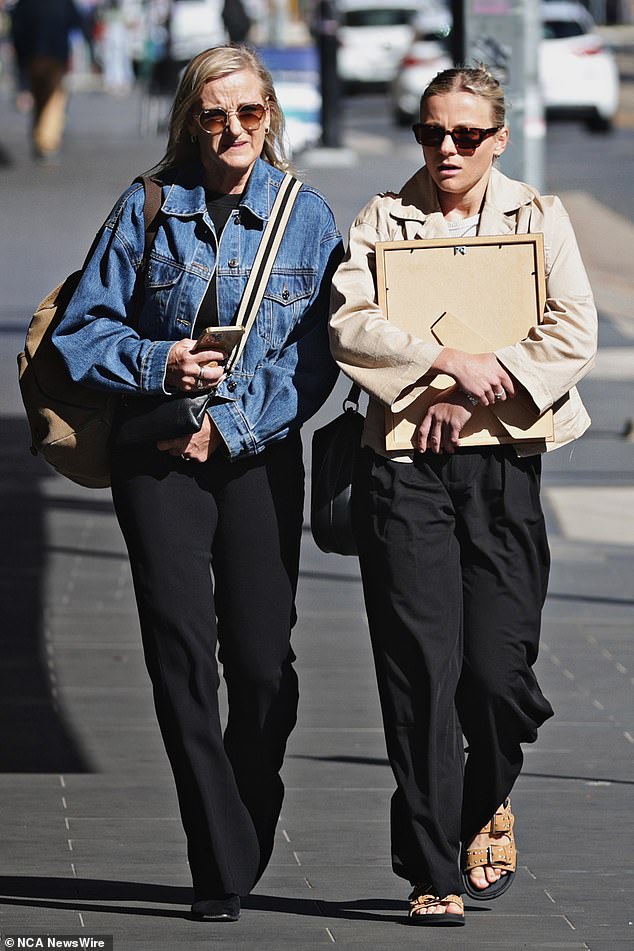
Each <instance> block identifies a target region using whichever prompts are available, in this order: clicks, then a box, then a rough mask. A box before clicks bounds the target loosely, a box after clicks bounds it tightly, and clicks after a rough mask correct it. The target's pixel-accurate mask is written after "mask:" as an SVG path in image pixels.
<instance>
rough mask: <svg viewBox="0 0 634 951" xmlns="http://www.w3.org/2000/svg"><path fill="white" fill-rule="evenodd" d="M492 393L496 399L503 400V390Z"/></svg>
mask: <svg viewBox="0 0 634 951" xmlns="http://www.w3.org/2000/svg"><path fill="white" fill-rule="evenodd" d="M493 395H494V397H495V398H496V400H503V399H504V397H505V395H506V394H505V392H504V390H502V392H501V393H494V394H493Z"/></svg>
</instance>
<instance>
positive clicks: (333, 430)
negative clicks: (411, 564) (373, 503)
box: [310, 384, 365, 555]
mask: <svg viewBox="0 0 634 951" xmlns="http://www.w3.org/2000/svg"><path fill="white" fill-rule="evenodd" d="M359 394H360V390H359V387H358V386H357V385H356V384H354V385H353V386H352V389H351V390H350V392H349V394H348V396H347V398H346V400H345V402H344V404H343V410H344V411H343V413H342V414H341V415H340V416H337V417H336V419H333V420H331V422H329V423H327V424H326V425H325V426H322V427H321V429H316V430H315V432H314V433H313V441H312V460H311V496H310V530H311V532H312V535H313V538H314V540H315V544H316V545H317V547H318V548H321V550H322V551H325V552H334V553H335V554H337V555H356V553H357V545H356V542H355V538H354V533H353V530H352V512H351V509H352V506H351V498H352V480H353V477H354V471H355V468H356V465H357V459H358V458H359V451H360V448H361V433H362V432H363V424H364V422H365V420H364V417H363V416H362V415H361V413H360V412H359V403H358V400H359Z"/></svg>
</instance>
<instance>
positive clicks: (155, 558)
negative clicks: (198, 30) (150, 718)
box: [54, 47, 341, 921]
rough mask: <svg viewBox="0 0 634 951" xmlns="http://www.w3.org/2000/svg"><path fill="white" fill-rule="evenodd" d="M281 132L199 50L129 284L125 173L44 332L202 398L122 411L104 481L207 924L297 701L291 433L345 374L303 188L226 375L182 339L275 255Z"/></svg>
mask: <svg viewBox="0 0 634 951" xmlns="http://www.w3.org/2000/svg"><path fill="white" fill-rule="evenodd" d="M283 134H284V119H283V115H282V112H281V110H280V107H279V105H278V102H277V99H276V96H275V90H274V88H273V84H272V80H271V77H270V75H269V73H268V72H267V70H266V69H265V68H264V66H263V65H262V63H261V62H260V60H259V59H258V58H257V56H256V55H255V54H254V53H253V52H252V51H251V50H249V49H247V48H245V47H218V48H215V49H210V50H206V51H204V52H202V53H200V54H199V55H198V56H196V57H194V59H193V60H192V61H191V63H190V64H189V65H188V66H187V68H186V69H185V72H184V74H183V77H182V79H181V81H180V84H179V87H178V90H177V92H176V98H175V101H174V105H173V107H172V112H171V119H170V130H169V141H168V147H167V152H166V154H165V156H164V158H163V160H162V161H161V162H160V164H159V166H158V167H157V170H156V171H157V177H158V178H159V180H160V182H161V183H162V208H161V210H160V212H159V216H158V231H157V233H156V237H155V239H154V243H153V246H152V250H151V254H150V257H149V261H148V264H147V267H146V268H145V271H144V275H143V281H141V282H139V274H138V272H139V269H140V266H141V261H142V259H143V251H144V224H143V207H144V194H143V188H142V187H141V186H140V185H139V184H138V183H137V184H135V185H133V186H131V187H130V188H129V189H128V190H127V191H126V192H125V194H124V195H123V196H122V197H121V198H120V200H119V201H118V202H117V204H116V206H115V208H114V210H113V212H112V214H111V216H110V217H109V218H108V220H107V222H106V224H105V226H104V228H103V229H102V231H101V236H100V240H99V241H98V242H97V244H96V247H95V250H94V252H93V254H92V255H91V257H90V260H89V261H88V263H87V266H86V268H85V271H84V274H83V277H82V279H81V281H80V283H79V285H78V288H77V291H76V292H75V295H74V297H73V298H72V300H71V301H70V303H69V304H68V307H67V308H66V311H65V315H64V319H63V320H62V322H61V323H60V325H59V327H58V328H57V330H56V334H55V338H54V339H55V343H56V345H57V347H58V349H59V351H60V352H61V354H62V356H63V358H64V360H65V361H66V363H67V365H68V368H69V370H70V373H71V375H72V376H73V378H74V379H77V380H81V381H82V382H83V383H85V384H86V386H92V387H95V388H96V389H101V390H105V391H108V392H110V393H112V394H120V395H127V396H128V401H127V402H128V403H129V404H134V403H135V402H136V405H137V406H138V407H139V409H140V410H141V411H142V410H143V405H144V402H145V403H147V399H148V397H149V396H151V395H154V396H155V397H158V398H159V401H160V402H161V405H165V404H166V403H169V402H170V399H171V395H172V394H177V393H179V392H181V391H182V393H184V394H187V393H188V394H190V395H195V394H199V393H201V392H202V393H209V394H211V395H212V398H211V400H210V402H209V404H208V409H207V411H206V413H205V416H204V421H203V423H202V426H201V428H200V429H199V430H198V431H196V432H193V433H191V434H189V435H186V436H180V437H178V438H170V433H168V432H166V433H165V438H164V439H160V440H158V441H156V442H155V441H152V440H151V441H148V442H147V443H143V444H141V445H139V446H132V447H127V448H126V447H124V446H118V445H117V444H116V427H115V448H114V450H113V456H112V490H113V498H114V503H115V510H116V513H117V517H118V519H119V523H120V525H121V528H122V531H123V534H124V536H125V539H126V543H127V547H128V553H129V557H130V563H131V566H132V574H133V579H134V585H135V593H136V598H137V606H138V609H139V616H140V622H141V632H142V638H143V645H144V650H145V657H146V663H147V667H148V670H149V673H150V676H151V678H152V681H153V685H154V697H155V703H156V708H157V715H158V720H159V724H160V728H161V731H162V734H163V739H164V742H165V746H166V749H167V753H168V756H169V759H170V763H171V765H172V769H173V771H174V777H175V780H176V787H177V791H178V799H179V805H180V810H181V816H182V819H183V825H184V828H185V832H186V835H187V850H188V857H189V864H190V869H191V874H192V879H193V884H194V903H193V906H192V913H193V915H194V916H195V917H198V918H203V919H205V920H214V921H235V920H236V919H237V918H238V916H239V914H240V896H241V895H246V894H248V892H249V891H250V890H251V889H252V888H253V886H254V884H255V883H256V881H257V880H258V879H259V877H260V876H261V875H262V872H263V871H264V869H265V868H266V866H267V863H268V861H269V858H270V855H271V851H272V849H273V842H274V836H275V829H276V826H277V822H278V818H279V814H280V810H281V807H282V799H283V794H284V786H283V783H282V779H281V777H280V769H281V766H282V760H283V757H284V751H285V748H286V742H287V739H288V736H289V734H290V732H291V730H292V729H293V726H294V725H295V720H296V715H297V702H298V682H297V675H296V673H295V670H294V667H293V662H294V660H295V655H294V653H293V650H292V647H291V641H290V637H291V628H292V627H293V625H294V623H295V618H296V614H295V590H296V585H297V577H298V570H299V549H300V540H301V534H302V521H303V498H304V470H303V464H302V443H301V438H300V428H301V426H302V424H303V423H304V422H305V420H306V419H308V418H309V417H310V416H311V415H312V414H313V413H315V412H316V411H317V409H318V408H319V407H320V406H321V404H322V403H323V401H324V400H325V399H326V397H327V396H328V393H329V392H330V390H331V388H332V386H333V385H334V382H335V379H336V376H337V368H336V366H335V363H334V361H333V360H332V357H331V355H330V350H329V347H328V302H329V296H330V277H331V275H332V271H333V270H334V267H336V265H337V263H338V262H339V260H340V259H341V236H340V234H339V232H338V231H337V228H336V225H335V222H334V219H333V216H332V212H331V210H330V208H329V207H328V205H327V203H326V201H325V199H324V198H323V196H322V195H320V194H319V192H317V191H315V189H313V188H311V187H309V186H307V185H302V186H301V188H300V189H299V191H298V193H297V199H296V203H295V205H294V206H293V208H292V211H291V213H290V217H289V219H288V222H287V224H286V228H285V230H284V232H283V235H282V238H281V244H280V246H279V249H278V250H277V253H276V254H275V255H274V262H271V263H274V264H275V267H274V269H273V271H272V273H271V275H270V277H269V279H268V282H267V285H266V288H265V297H264V299H263V302H262V305H261V306H260V308H259V309H258V312H257V317H256V320H255V324H254V325H253V329H252V331H251V333H249V335H248V339H247V340H246V344H245V346H244V349H243V351H242V354H241V356H240V357H239V359H238V360H237V364H236V369H235V370H234V371H233V372H232V374H231V375H230V377H229V378H226V376H225V373H224V369H223V365H224V362H225V359H226V354H224V353H222V352H220V351H218V350H214V349H211V350H210V349H204V350H197V349H196V348H195V342H196V341H195V339H194V338H195V337H198V336H199V334H200V333H201V331H202V330H203V329H204V328H205V327H207V326H210V325H211V326H218V325H220V326H222V327H224V328H225V329H226V328H227V327H228V326H230V325H231V324H232V323H233V322H234V321H235V319H236V314H237V311H238V307H239V305H240V301H241V298H242V295H243V294H244V293H245V290H246V289H247V280H248V278H249V275H250V274H251V272H252V270H253V271H254V274H255V275H257V274H260V273H261V272H262V260H261V258H262V257H263V256H264V255H266V254H270V253H274V252H272V251H270V250H267V249H269V248H270V247H271V245H272V242H271V244H269V243H267V245H266V247H262V246H261V245H260V239H261V238H262V234H263V231H264V229H265V226H266V224H267V222H268V221H269V219H270V216H271V212H272V207H273V203H274V201H275V198H276V197H277V195H278V194H279V191H280V187H281V184H282V182H283V181H284V180H285V179H284V170H285V169H286V168H287V166H288V162H287V161H286V158H285V156H284V150H283ZM256 253H257V254H258V255H259V257H258V258H256ZM139 283H141V287H142V290H143V294H142V295H141V296H142V300H143V303H142V307H141V310H140V314H139V316H138V318H137V319H135V320H134V325H131V324H132V321H131V313H133V301H134V300H136V299H137V296H136V294H135V289H136V288H137V285H138V284H139ZM210 569H211V571H210ZM212 574H213V578H212ZM218 644H219V645H220V656H221V659H222V668H223V675H224V679H225V681H226V685H227V696H228V703H229V710H228V719H227V726H226V730H225V732H224V735H223V733H222V729H221V721H220V713H219V705H218V688H219V680H220V675H219V668H218V663H217V660H216V648H217V645H218Z"/></svg>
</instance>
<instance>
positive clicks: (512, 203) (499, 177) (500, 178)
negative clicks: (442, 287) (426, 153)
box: [390, 166, 537, 239]
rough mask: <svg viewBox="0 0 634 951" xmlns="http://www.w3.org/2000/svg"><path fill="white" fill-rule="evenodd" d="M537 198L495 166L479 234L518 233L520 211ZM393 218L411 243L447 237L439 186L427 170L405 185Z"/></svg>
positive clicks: (485, 200)
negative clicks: (424, 238)
mask: <svg viewBox="0 0 634 951" xmlns="http://www.w3.org/2000/svg"><path fill="white" fill-rule="evenodd" d="M536 196H537V192H536V191H535V190H534V189H532V188H531V187H530V186H529V185H525V184H524V183H523V182H516V181H514V180H513V179H511V178H507V177H506V175H503V174H502V172H500V171H499V170H498V169H497V168H495V166H494V167H493V168H492V169H491V177H490V179H489V184H488V186H487V190H486V194H485V196H484V205H483V207H482V216H481V218H480V227H479V229H478V230H479V233H480V234H487V235H491V234H508V233H511V232H514V231H515V229H516V221H517V215H518V212H519V209H520V208H521V207H522V206H524V205H528V204H530V202H531V201H533V200H534V199H535V197H536ZM390 215H391V216H392V217H393V218H395V219H397V220H398V221H402V222H403V223H404V226H405V233H406V235H407V238H408V239H414V238H418V237H431V236H432V235H443V234H445V233H446V229H445V227H444V224H443V222H442V217H443V215H442V211H441V210H440V205H439V203H438V193H437V191H436V186H435V184H434V182H433V180H432V178H431V176H430V174H429V172H428V171H427V169H426V168H425V166H423V167H422V168H420V169H419V170H418V171H417V172H416V174H415V175H413V176H412V177H411V178H410V179H409V181H407V182H406V183H405V185H403V188H402V189H401V191H400V194H399V195H398V198H397V201H395V202H394V203H393V206H392V208H391V209H390Z"/></svg>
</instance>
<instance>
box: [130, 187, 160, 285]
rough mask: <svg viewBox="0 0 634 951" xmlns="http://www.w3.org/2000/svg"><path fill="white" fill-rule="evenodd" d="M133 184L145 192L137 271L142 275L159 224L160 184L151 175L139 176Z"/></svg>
mask: <svg viewBox="0 0 634 951" xmlns="http://www.w3.org/2000/svg"><path fill="white" fill-rule="evenodd" d="M134 180H135V182H141V184H142V185H143V189H144V191H145V201H144V202H143V224H144V227H145V249H144V251H143V259H142V261H141V266H140V268H139V271H140V272H141V273H142V272H143V271H144V270H145V268H146V267H147V262H148V258H149V256H150V251H151V250H152V245H153V244H154V239H155V238H156V232H157V231H158V227H159V222H160V218H161V215H160V211H161V204H162V203H163V188H162V183H161V182H160V181H159V179H157V178H152V176H151V175H139V176H138V177H137V178H135V179H134Z"/></svg>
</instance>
